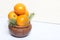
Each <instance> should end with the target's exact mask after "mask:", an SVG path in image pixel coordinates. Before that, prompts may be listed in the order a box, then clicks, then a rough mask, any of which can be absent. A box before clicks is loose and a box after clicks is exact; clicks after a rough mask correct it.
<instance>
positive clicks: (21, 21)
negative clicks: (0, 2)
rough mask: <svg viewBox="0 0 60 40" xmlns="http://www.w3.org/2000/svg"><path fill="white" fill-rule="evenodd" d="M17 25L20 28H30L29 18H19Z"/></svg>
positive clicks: (22, 16) (21, 16)
mask: <svg viewBox="0 0 60 40" xmlns="http://www.w3.org/2000/svg"><path fill="white" fill-rule="evenodd" d="M16 21H17V25H19V26H20V27H25V26H28V24H29V18H28V17H27V16H26V15H20V16H18V18H17V20H16Z"/></svg>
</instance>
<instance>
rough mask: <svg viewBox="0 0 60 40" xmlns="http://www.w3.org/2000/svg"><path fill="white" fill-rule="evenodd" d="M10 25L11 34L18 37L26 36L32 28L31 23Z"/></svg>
mask: <svg viewBox="0 0 60 40" xmlns="http://www.w3.org/2000/svg"><path fill="white" fill-rule="evenodd" d="M8 27H9V31H10V34H11V35H12V36H14V37H18V38H23V37H26V36H27V35H28V34H29V32H30V31H31V28H32V26H31V24H29V25H28V26H26V27H18V26H10V25H9V26H8Z"/></svg>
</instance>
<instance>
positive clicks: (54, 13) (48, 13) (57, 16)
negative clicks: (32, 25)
mask: <svg viewBox="0 0 60 40" xmlns="http://www.w3.org/2000/svg"><path fill="white" fill-rule="evenodd" d="M17 3H23V4H25V5H26V7H27V9H28V10H29V13H32V12H34V13H35V16H34V18H33V21H42V22H50V23H59V24H60V0H1V1H0V18H1V17H6V18H7V15H8V13H9V11H11V10H13V7H14V5H15V4H17Z"/></svg>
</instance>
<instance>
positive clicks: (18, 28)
mask: <svg viewBox="0 0 60 40" xmlns="http://www.w3.org/2000/svg"><path fill="white" fill-rule="evenodd" d="M29 26H31V24H30V23H29V25H28V26H24V27H23V26H18V25H17V26H10V25H9V27H14V28H18V29H20V28H28V27H29Z"/></svg>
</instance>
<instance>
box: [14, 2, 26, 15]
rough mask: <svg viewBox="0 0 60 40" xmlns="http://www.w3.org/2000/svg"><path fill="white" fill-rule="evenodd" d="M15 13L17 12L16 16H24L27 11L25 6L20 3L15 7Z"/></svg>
mask: <svg viewBox="0 0 60 40" xmlns="http://www.w3.org/2000/svg"><path fill="white" fill-rule="evenodd" d="M14 11H15V12H16V14H19V15H20V14H24V13H25V11H26V8H25V5H24V4H22V3H18V4H16V5H15V6H14Z"/></svg>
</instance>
